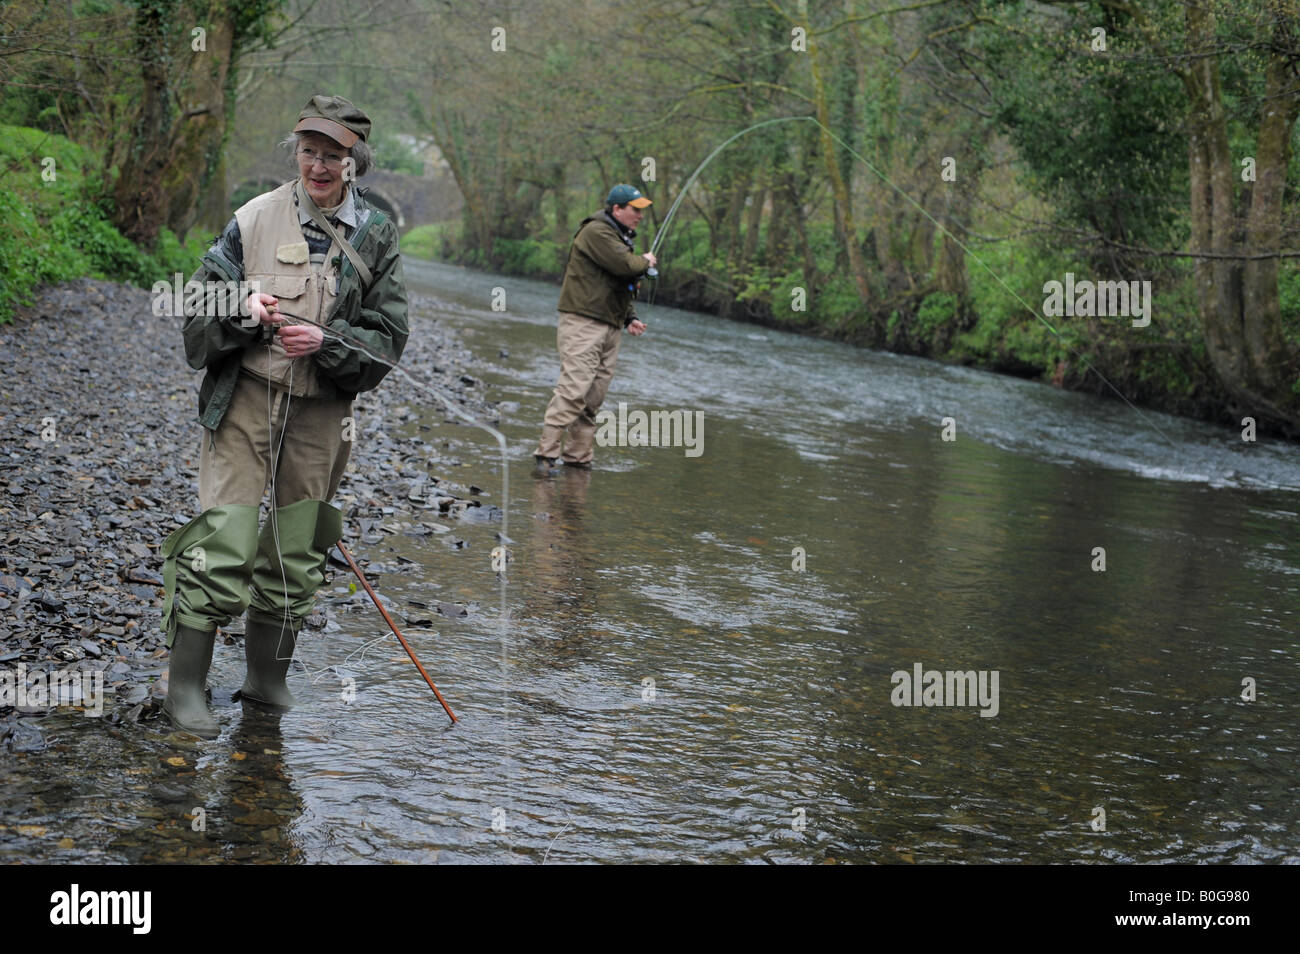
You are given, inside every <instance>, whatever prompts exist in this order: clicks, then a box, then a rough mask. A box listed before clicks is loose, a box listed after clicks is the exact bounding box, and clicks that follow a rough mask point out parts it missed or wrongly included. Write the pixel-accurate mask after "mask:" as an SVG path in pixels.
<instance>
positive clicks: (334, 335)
mask: <svg viewBox="0 0 1300 954" xmlns="http://www.w3.org/2000/svg"><path fill="white" fill-rule="evenodd" d="M275 313H276V314H278V315H283V316H284V317H286V318H292V319H294V320H295V321H300V322H302V323H303V324H308V325H312V326H313V327H315V328H319V329H320V330H321V332H322V334H323V335H325V336H326V337H328V338H330V339H332V340H334V341H337V342H339V343H340V344H341V345H343V346H344V347H346V348H349V349H351V350H353V351H355V352H357V353H358V354H362V355H365V356H366V357H367V358H369V359H370V360H372V361H375V362H378V363H379V364H381V365H383V366H384V367H386V368H388V369H389V370H390V371H395V372H397V374H398V376H400V377H401V378H402V379H403V380H405V381H406V382H407V383H408V384H410V385H411V386H412V387H414V388H416V390H419V391H423V392H425V393H427V394H431V395H433V396H434V397H435V398H437V399H438V400H439V401H440V402H441V403H442V404H443V406H444V407H446V408H447V410H449V411H451V413H452V414H453V415H455V416H456V417H459V418H460V419H461V420H463V421H465V422H467V423H469V424H472V425H473V426H475V427H477V428H479V429H480V430H482V431H486V432H487V433H488V434H490V435H492V437H493V439H495V440H496V443H497V448H498V450H499V451H500V453H501V532H500V534H499V535H498V536H499V538H500V543H501V546H500V549H501V570H500V572H498V573H497V579H498V581H499V582H500V594H501V609H500V614H501V616H500V620H501V627H502V631H501V640H502V650H501V651H502V671H503V673H504V672H505V667H506V660H507V653H508V620H509V616H508V614H507V610H506V582H507V573H508V570H509V559H510V551H509V546H510V544H511V543H513V541H512V540H511V539H510V467H509V458H508V456H507V446H506V438H505V435H504V434H502V433H501V432H500V431H499V430H497V429H496V428H495V427H493V426H492V425H490V424H487V423H484V422H483V421H480V420H478V419H477V418H475V417H474V416H472V415H471V414H470V413H469V412H468V411H466V410H465V409H463V408H461V407H459V406H458V402H457V401H456V400H455V399H454V398H452V397H451V396H450V395H449V394H447V393H446V392H444V391H443V390H442V389H441V388H438V387H436V386H435V385H432V384H426V383H424V382H423V381H418V380H416V378H415V377H414V376H413V375H411V374H410V372H408V371H407V370H406V369H405V368H402V367H400V366H398V365H397V364H396V363H395V362H393V361H389V360H388V359H387V358H386V357H384V356H383V355H381V354H377V353H376V352H374V351H372V350H371V349H370V348H369V347H367V346H366V345H364V344H362V343H361V342H360V341H357V340H356V339H354V338H352V337H351V336H350V335H346V334H343V333H341V332H338V331H335V330H334V329H333V328H330V327H329V326H327V325H324V324H322V323H321V322H319V321H314V320H313V319H311V318H307V317H305V316H303V315H295V314H293V313H292V312H288V311H284V310H281V309H280V308H278V307H277V308H276V312H275ZM272 502H274V501H272ZM379 638H380V639H387V634H385V635H384V636H382V637H379ZM363 658H364V657H363Z"/></svg>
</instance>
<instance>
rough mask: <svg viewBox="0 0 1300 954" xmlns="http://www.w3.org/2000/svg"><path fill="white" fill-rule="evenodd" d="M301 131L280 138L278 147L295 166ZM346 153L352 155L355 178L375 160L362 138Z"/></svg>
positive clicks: (360, 175) (368, 168) (362, 174)
mask: <svg viewBox="0 0 1300 954" xmlns="http://www.w3.org/2000/svg"><path fill="white" fill-rule="evenodd" d="M302 136H303V134H302V133H296V132H291V133H289V135H288V136H286V137H285V138H284V139H281V140H280V147H281V148H282V149H284V150H285V151H287V152H288V153H289V161H290V162H291V163H293V164H294V168H295V169H296V168H297V162H298V160H297V159H295V158H294V157H295V156H296V155H297V153H298V143H300V142H302ZM348 155H349V156H351V157H352V159H353V161H354V162H356V164H357V178H358V179H360V178H361V177H362V176H364V175H365V174H366V173H367V172H369V171H370V165H371V163H373V162H374V161H375V156H374V153H373V152H371V150H370V147H369V146H368V145H366V141H365V140H364V139H358V140H357V141H356V142H355V143H353V145H352V148H351V149H349V150H348Z"/></svg>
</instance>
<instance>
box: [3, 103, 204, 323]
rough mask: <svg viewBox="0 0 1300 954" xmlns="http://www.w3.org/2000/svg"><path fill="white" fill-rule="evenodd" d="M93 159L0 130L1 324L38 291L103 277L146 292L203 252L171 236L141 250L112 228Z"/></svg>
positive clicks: (50, 141)
mask: <svg viewBox="0 0 1300 954" xmlns="http://www.w3.org/2000/svg"><path fill="white" fill-rule="evenodd" d="M103 178H104V177H103V176H102V175H100V169H99V164H98V162H97V160H96V159H95V157H94V156H92V155H90V154H88V153H87V151H86V150H84V149H83V148H82V147H80V146H78V145H77V144H76V143H74V142H72V141H71V140H69V139H66V138H64V137H63V136H58V135H55V134H52V133H46V132H43V131H41V130H38V129H30V128H28V127H24V126H4V125H0V322H7V321H10V320H12V318H13V315H14V309H15V308H17V307H18V306H21V305H24V304H29V303H30V302H31V300H32V293H33V291H34V290H35V288H36V287H37V286H38V285H41V284H50V283H54V282H61V281H67V280H70V279H74V278H86V277H90V278H104V279H110V280H113V281H119V282H127V283H130V284H133V285H138V286H140V287H144V288H147V287H149V286H150V285H152V284H153V282H154V281H155V280H157V279H158V278H159V277H160V276H170V275H171V274H172V273H174V272H183V273H184V274H186V275H188V274H190V273H191V272H192V271H193V270H194V266H195V263H196V262H197V261H198V258H199V256H200V255H202V254H203V252H204V246H203V245H202V243H201V242H200V241H199V240H198V239H197V238H193V237H192V238H191V239H190V240H189V241H188V242H187V243H186V244H184V245H182V244H181V243H180V242H179V241H178V240H177V238H176V236H175V235H174V234H173V233H172V232H170V231H169V230H167V229H164V230H163V231H162V233H161V234H160V237H159V241H158V248H157V249H156V250H155V251H153V252H148V251H144V250H141V249H140V248H138V247H137V246H136V245H135V244H134V243H132V242H131V241H129V240H128V239H126V238H124V237H123V236H122V234H121V233H120V232H118V230H117V229H116V228H115V227H114V225H113V223H112V217H111V211H112V206H111V204H110V203H109V200H108V199H107V198H106V197H105V196H104V194H103V192H102V186H103Z"/></svg>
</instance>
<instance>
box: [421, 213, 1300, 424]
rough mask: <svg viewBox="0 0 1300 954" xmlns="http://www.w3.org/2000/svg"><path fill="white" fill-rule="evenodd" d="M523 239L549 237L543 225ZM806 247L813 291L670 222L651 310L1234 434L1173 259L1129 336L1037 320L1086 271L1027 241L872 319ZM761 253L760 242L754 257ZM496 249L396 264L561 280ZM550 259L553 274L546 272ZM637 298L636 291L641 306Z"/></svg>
mask: <svg viewBox="0 0 1300 954" xmlns="http://www.w3.org/2000/svg"><path fill="white" fill-rule="evenodd" d="M536 231H537V234H555V230H554V227H553V223H550V222H548V221H544V222H542V223H541V224H540V227H539V228H538V229H537V230H536ZM776 238H777V240H779V239H780V237H779V236H778V237H776ZM808 239H809V241H808V245H809V249H810V252H811V254H812V257H813V262H812V264H813V266H814V268H813V279H814V280H813V281H809V280H808V279H807V278H806V277H805V274H804V271H803V270H802V269H800V270H794V271H789V272H784V273H781V274H774V273H773V272H772V271H771V270H770V269H766V268H764V267H762V266H759V265H754V264H749V265H748V266H746V268H745V269H743V270H742V269H739V268H737V267H736V266H734V265H731V264H729V263H727V262H726V261H724V260H723V259H722V258H721V256H720V255H719V254H718V253H717V252H716V251H715V245H714V243H713V242H712V241H711V236H710V234H709V227H708V224H707V223H706V222H705V221H703V220H701V219H689V220H679V221H678V222H676V223H675V224H674V226H673V229H672V233H671V234H670V236H669V239H668V240H667V241H666V242H665V243H664V248H663V249H661V250H660V252H661V256H662V258H663V266H662V273H663V276H664V277H663V278H661V279H660V280H659V282H658V284H657V287H654V289H653V293H654V299H653V300H654V302H655V303H657V304H661V305H671V306H674V307H679V308H687V309H691V310H694V311H703V312H708V313H712V314H717V315H720V316H724V317H727V318H733V319H736V320H740V321H748V322H753V323H755V324H760V325H765V326H769V327H777V328H783V329H786V330H789V331H796V332H801V333H805V334H813V335H817V336H820V337H832V338H838V339H842V340H845V341H848V342H851V343H854V344H859V345H865V346H868V347H876V348H883V349H885V350H888V351H892V352H895V353H899V354H910V355H917V356H920V357H928V358H933V359H935V360H939V361H945V362H949V363H954V364H961V365H966V366H970V367H977V368H983V369H985V370H990V371H996V372H1000V373H1005V374H1014V375H1017V376H1019V377H1028V378H1035V379H1038V380H1042V381H1044V382H1049V383H1051V384H1053V385H1055V386H1057V387H1062V388H1067V389H1070V390H1081V391H1087V392H1090V393H1094V394H1097V395H1100V396H1105V397H1111V398H1114V397H1115V393H1114V391H1112V390H1111V389H1110V387H1108V386H1107V384H1106V383H1105V382H1103V381H1102V376H1104V377H1105V379H1106V381H1109V382H1110V384H1112V385H1114V386H1115V388H1117V389H1118V390H1119V391H1120V392H1121V393H1122V394H1123V395H1124V397H1125V398H1127V399H1129V400H1131V401H1134V402H1140V403H1143V404H1147V405H1150V406H1153V407H1157V408H1160V409H1162V410H1165V411H1168V412H1170V413H1175V414H1183V415H1187V416H1191V417H1198V418H1202V419H1207V420H1217V421H1219V422H1221V423H1225V424H1231V423H1234V418H1233V417H1232V415H1231V414H1230V413H1229V412H1230V409H1231V402H1230V401H1229V400H1228V398H1227V395H1226V394H1225V392H1224V391H1223V388H1222V386H1221V385H1220V384H1219V382H1218V379H1217V377H1216V375H1215V374H1214V372H1213V369H1212V368H1211V366H1210V364H1209V361H1208V359H1207V357H1206V353H1205V346H1204V343H1203V341H1202V336H1201V330H1200V326H1199V322H1198V319H1197V310H1196V301H1195V297H1194V296H1195V289H1194V285H1193V283H1192V275H1191V266H1190V263H1189V262H1187V261H1185V260H1175V261H1174V262H1173V263H1171V264H1169V265H1168V266H1166V267H1165V269H1164V271H1163V272H1162V273H1161V274H1160V275H1158V276H1155V277H1154V279H1153V291H1152V302H1153V305H1152V317H1151V324H1150V325H1149V326H1148V327H1146V328H1134V327H1133V326H1132V324H1131V321H1130V319H1128V318H1082V317H1080V318H1071V317H1062V318H1043V317H1042V316H1041V307H1042V303H1043V290H1042V288H1043V282H1044V276H1047V277H1049V278H1056V279H1057V280H1060V279H1062V278H1063V277H1064V275H1065V273H1066V272H1069V271H1072V272H1074V273H1075V274H1076V275H1079V276H1081V277H1082V276H1084V275H1087V274H1088V273H1089V272H1090V267H1089V266H1088V264H1086V263H1083V262H1079V261H1076V260H1075V259H1074V257H1073V256H1072V255H1071V254H1070V253H1068V252H1065V251H1060V250H1056V249H1052V248H1047V247H1044V246H1040V245H1036V244H1033V243H1030V242H1027V241H1026V242H1014V241H1004V242H997V243H989V244H986V245H983V246H981V247H979V248H978V249H976V250H973V251H974V252H975V255H977V256H978V258H979V259H980V260H982V261H983V262H984V263H986V264H987V265H988V268H987V269H986V268H984V267H983V266H982V265H980V264H979V262H977V261H975V260H974V258H968V260H967V265H968V268H967V293H966V295H965V296H958V295H956V294H953V293H951V292H946V291H941V290H939V289H938V288H937V287H936V286H935V284H934V282H933V279H931V281H930V282H929V283H928V284H925V285H922V286H921V287H919V288H917V289H908V290H904V291H901V292H898V293H895V294H894V295H893V296H892V297H882V299H881V303H879V304H878V306H877V308H875V309H874V310H873V309H868V308H864V307H863V305H862V301H861V299H860V297H859V295H858V293H857V289H856V288H855V287H854V285H853V282H852V280H851V278H850V277H849V276H848V275H847V274H845V273H844V272H843V270H842V269H838V268H837V267H836V249H837V245H836V242H835V239H834V235H833V233H832V232H831V230H830V229H829V228H814V229H812V230H810V232H809V236H808ZM770 240H771V238H770V237H769V236H768V234H767V231H766V229H765V228H764V229H763V230H761V233H760V242H759V250H762V249H763V248H764V247H765V245H766V243H767V242H768V241H770ZM497 248H498V250H499V251H500V252H502V253H503V254H500V255H499V256H498V258H497V261H495V262H485V261H483V260H482V259H483V256H482V255H481V254H479V253H478V252H477V250H476V249H474V248H473V247H471V245H470V244H469V243H466V242H465V240H464V235H463V232H462V228H461V225H460V223H458V222H456V223H439V224H437V225H431V226H421V227H420V228H418V229H412V230H411V232H409V233H407V235H406V236H404V237H403V239H402V251H403V253H404V254H408V255H413V256H417V257H421V258H429V259H435V260H440V261H448V262H452V263H455V264H459V265H466V266H469V267H472V268H480V269H487V270H490V271H495V272H500V273H503V274H509V275H522V276H526V277H531V278H541V279H546V280H550V281H554V282H556V283H558V282H559V280H560V278H561V276H562V273H563V268H562V262H563V255H564V251H565V250H564V249H560V248H558V247H557V246H555V245H554V243H551V242H547V241H543V240H540V239H532V240H524V241H522V242H517V243H506V242H503V241H502V240H498V243H497ZM521 250H522V251H521ZM552 254H554V255H555V264H554V266H552V267H550V268H547V267H546V266H547V262H548V259H549V256H551V255H552ZM882 284H883V280H882ZM1282 288H1283V310H1284V313H1285V315H1286V317H1287V320H1288V328H1290V329H1293V333H1294V334H1295V336H1296V340H1297V341H1298V342H1300V268H1288V269H1286V270H1284V275H1283V280H1282ZM800 290H802V291H800ZM649 291H650V287H649V283H648V282H647V283H645V284H644V285H643V297H645V295H646V294H648V293H649ZM801 299H802V301H801ZM799 303H802V305H803V309H802V310H799V309H798V307H797V305H798V304H799ZM1049 326H1050V327H1049Z"/></svg>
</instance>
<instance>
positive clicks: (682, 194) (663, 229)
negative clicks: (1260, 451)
mask: <svg viewBox="0 0 1300 954" xmlns="http://www.w3.org/2000/svg"><path fill="white" fill-rule="evenodd" d="M795 122H809V123H812V124H813V125H815V126H816V127H817V128H819V129H820V130H821V131H822V132H823V133H825V134H826V136H827V137H829V138H830V139H832V140H834V142H835V143H836V144H837V145H839V146H840V148H842V149H844V150H845V151H846V152H847V153H848V154H849V155H851V156H852V157H853V158H855V159H857V160H858V161H859V162H861V163H862V164H863V165H864V166H866V167H867V168H868V169H870V170H871V172H872V173H873V174H874V175H875V176H876V177H877V178H878V179H880V181H881V182H883V183H884V184H885V185H887V186H889V188H891V189H893V190H894V191H895V192H897V193H898V194H899V195H900V196H902V197H903V198H904V199H906V200H907V201H908V202H909V203H911V204H912V205H913V206H915V207H916V209H917V211H918V212H920V213H921V214H922V215H923V216H925V218H926V219H928V220H929V221H930V223H931V224H933V225H934V226H935V228H937V229H938V230H939V231H940V232H942V233H943V234H944V235H946V236H948V237H949V238H951V239H952V240H953V242H954V243H955V244H956V245H957V247H958V248H960V249H961V250H962V251H963V252H965V253H966V254H967V255H969V256H970V257H971V258H972V259H974V260H975V261H976V262H977V263H979V265H980V267H981V268H983V269H984V270H985V271H986V272H988V273H989V275H991V276H992V277H993V280H994V281H995V282H997V283H998V284H999V285H1000V286H1002V288H1003V290H1005V291H1006V292H1007V294H1009V295H1010V296H1011V297H1012V298H1014V299H1015V300H1016V301H1017V302H1019V303H1020V304H1021V305H1023V306H1024V308H1025V310H1027V311H1028V312H1029V313H1030V314H1031V315H1033V316H1034V317H1035V318H1037V319H1038V320H1039V321H1040V322H1042V323H1043V325H1044V326H1045V327H1046V328H1047V330H1048V331H1050V332H1051V333H1052V334H1053V335H1055V336H1056V340H1057V341H1058V342H1059V343H1060V344H1061V346H1062V347H1064V348H1065V349H1066V350H1067V351H1069V352H1070V353H1071V354H1072V355H1074V357H1075V358H1077V359H1079V360H1080V361H1081V362H1083V363H1084V364H1085V365H1086V366H1087V370H1089V371H1091V372H1092V373H1093V374H1095V375H1097V377H1098V378H1099V379H1100V380H1101V382H1102V383H1103V384H1104V385H1106V387H1108V388H1110V390H1111V391H1113V392H1114V393H1115V396H1116V397H1118V398H1119V399H1120V400H1121V401H1123V402H1124V403H1125V404H1127V405H1128V406H1129V408H1130V409H1131V410H1132V411H1134V412H1135V413H1136V414H1137V415H1138V417H1140V418H1141V419H1142V421H1143V422H1144V423H1145V424H1147V425H1148V426H1150V427H1151V429H1152V430H1154V431H1155V432H1156V433H1157V434H1159V435H1160V436H1161V437H1162V438H1164V440H1165V443H1167V444H1168V445H1169V446H1170V447H1174V446H1176V445H1175V444H1174V442H1173V441H1172V440H1171V439H1170V438H1169V436H1168V435H1167V434H1165V432H1164V431H1163V430H1161V429H1160V427H1159V426H1158V425H1156V424H1155V423H1153V422H1152V421H1151V420H1150V418H1148V417H1147V416H1146V415H1145V414H1143V413H1142V411H1141V409H1140V408H1138V407H1137V406H1136V405H1135V404H1134V403H1133V402H1132V401H1130V400H1129V399H1128V398H1127V397H1125V396H1124V393H1123V392H1122V391H1120V389H1119V388H1117V387H1116V386H1115V385H1114V384H1112V383H1111V382H1110V379H1109V378H1107V377H1106V376H1105V375H1104V374H1102V373H1101V372H1100V371H1098V370H1097V368H1096V367H1095V366H1094V365H1093V364H1092V363H1091V362H1088V361H1086V359H1085V356H1084V355H1083V353H1082V352H1080V351H1079V350H1078V349H1076V348H1074V347H1073V346H1071V345H1070V344H1069V342H1067V341H1066V340H1065V339H1064V338H1063V337H1062V336H1061V333H1060V332H1059V331H1057V330H1056V329H1055V328H1053V327H1052V324H1051V322H1049V321H1048V320H1047V319H1046V318H1044V317H1043V316H1042V315H1041V314H1040V313H1039V312H1038V310H1037V309H1036V308H1034V307H1032V306H1031V305H1030V304H1029V302H1027V301H1025V300H1024V298H1022V297H1021V296H1020V294H1019V293H1018V292H1016V290H1015V289H1014V288H1012V287H1011V286H1010V285H1008V284H1007V283H1006V282H1005V281H1003V280H1002V277H1001V276H1000V275H998V273H997V272H995V271H993V269H992V268H991V267H989V265H988V263H986V262H985V261H984V260H983V259H982V258H980V257H979V256H978V255H976V254H975V253H974V252H972V251H971V250H970V248H969V247H967V245H966V243H965V242H963V241H962V240H961V239H960V238H959V237H958V236H957V235H956V234H955V233H954V232H953V231H952V230H951V229H949V228H948V227H947V226H946V225H944V224H943V223H942V222H940V221H939V220H938V219H936V218H935V217H934V216H933V215H931V214H930V213H929V211H927V210H926V208H925V206H923V205H921V203H919V202H917V201H916V200H915V199H914V198H912V197H911V196H910V195H908V194H907V193H906V192H905V191H904V190H903V189H902V188H900V187H899V186H898V185H896V184H895V183H894V182H893V181H892V180H891V179H890V178H889V177H888V176H887V175H885V174H884V173H883V172H881V171H880V170H879V169H877V168H876V167H875V166H874V165H873V164H872V163H871V162H870V161H869V160H868V159H867V158H866V157H865V156H863V155H862V154H861V153H860V152H858V151H857V150H856V149H854V148H853V147H852V146H850V145H849V144H848V143H847V142H845V141H844V140H843V139H841V138H840V137H839V136H837V135H836V134H835V133H834V132H833V131H832V130H831V129H830V128H829V127H828V126H827V125H826V124H825V123H823V122H821V120H819V119H817V118H816V117H815V116H778V117H776V118H774V119H765V120H763V121H762V122H760V123H755V124H754V125H752V126H748V127H746V128H745V129H742V130H741V131H740V132H738V133H736V134H735V135H733V136H729V137H728V138H727V139H725V140H723V141H722V143H720V144H719V145H718V146H717V147H716V148H715V149H714V150H713V151H712V152H710V153H709V154H708V155H707V156H705V157H704V161H703V162H701V163H700V164H699V165H698V166H696V168H695V171H694V172H692V173H691V175H690V177H689V178H688V179H687V180H686V184H685V185H683V186H682V188H681V190H680V191H679V192H678V194H677V198H676V199H675V200H674V201H673V204H672V205H671V206H669V208H668V214H667V215H665V216H664V221H663V224H662V225H661V226H660V227H659V230H658V232H656V233H655V237H654V241H653V242H651V243H650V253H651V254H652V255H655V256H656V257H657V256H658V253H657V252H656V251H655V250H656V249H657V248H658V247H659V244H660V243H661V242H662V241H663V239H664V236H666V235H667V234H668V226H669V224H670V223H671V222H672V219H673V216H674V215H675V214H676V212H677V207H678V206H679V205H681V204H682V200H683V199H684V198H686V193H687V192H689V191H690V188H691V186H693V185H694V184H695V180H696V179H698V178H699V175H700V173H701V172H703V171H704V167H705V166H707V165H708V164H709V163H710V162H711V161H713V158H714V157H715V156H716V155H717V154H718V153H720V152H722V150H724V149H726V148H727V147H728V146H729V145H731V144H732V143H733V142H735V141H736V140H737V139H739V138H740V137H741V136H747V135H749V134H750V133H752V132H753V131H754V130H756V129H762V128H764V127H765V126H773V125H776V124H777V123H795ZM646 274H647V275H649V272H647V273H646ZM657 275H658V270H657V269H656V270H655V275H649V277H651V278H655V277H657Z"/></svg>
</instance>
